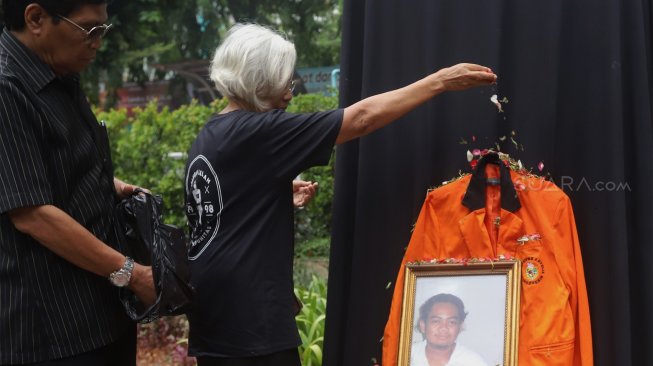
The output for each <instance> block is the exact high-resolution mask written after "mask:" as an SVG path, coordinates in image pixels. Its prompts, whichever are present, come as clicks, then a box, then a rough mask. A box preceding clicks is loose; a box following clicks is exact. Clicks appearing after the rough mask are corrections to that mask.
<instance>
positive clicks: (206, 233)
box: [186, 155, 222, 260]
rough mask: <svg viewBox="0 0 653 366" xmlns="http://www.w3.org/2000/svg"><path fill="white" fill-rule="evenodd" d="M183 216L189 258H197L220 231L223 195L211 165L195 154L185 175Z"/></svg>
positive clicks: (201, 156) (204, 158) (202, 156)
mask: <svg viewBox="0 0 653 366" xmlns="http://www.w3.org/2000/svg"><path fill="white" fill-rule="evenodd" d="M186 197H187V200H186V201H187V202H186V217H187V218H188V224H189V226H190V248H189V249H188V259H190V260H194V259H197V258H198V257H199V256H200V255H201V254H202V253H203V252H204V250H206V248H208V246H209V245H210V244H211V242H212V241H213V239H215V236H216V235H217V233H218V229H219V228H220V214H221V213H222V192H221V190H220V181H219V180H218V175H217V174H216V173H215V170H214V169H213V167H212V166H211V163H209V161H208V160H207V159H206V157H204V155H198V156H197V157H196V158H195V159H193V161H192V162H191V163H190V165H189V166H188V173H187V175H186Z"/></svg>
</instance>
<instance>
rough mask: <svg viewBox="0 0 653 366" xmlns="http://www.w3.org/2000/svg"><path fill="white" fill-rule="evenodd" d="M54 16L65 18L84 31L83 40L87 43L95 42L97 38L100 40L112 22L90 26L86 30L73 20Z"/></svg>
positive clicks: (58, 15)
mask: <svg viewBox="0 0 653 366" xmlns="http://www.w3.org/2000/svg"><path fill="white" fill-rule="evenodd" d="M56 16H57V17H58V18H61V19H63V20H65V21H66V22H68V23H69V24H72V25H74V26H75V27H77V29H79V30H80V31H82V32H84V34H85V38H84V42H87V43H93V42H95V41H97V40H100V39H102V38H104V36H105V35H106V34H107V32H108V31H109V29H111V27H113V24H109V25H107V24H102V25H97V26H95V27H93V28H91V29H90V30H86V28H84V27H82V26H81V25H79V24H77V23H75V22H73V21H72V20H70V19H68V18H66V17H65V16H63V15H60V14H56Z"/></svg>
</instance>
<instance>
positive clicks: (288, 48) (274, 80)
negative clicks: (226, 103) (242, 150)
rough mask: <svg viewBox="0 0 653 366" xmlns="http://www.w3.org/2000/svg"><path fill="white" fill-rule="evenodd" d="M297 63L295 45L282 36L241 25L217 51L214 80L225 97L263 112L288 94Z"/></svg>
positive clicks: (212, 76) (269, 30)
mask: <svg viewBox="0 0 653 366" xmlns="http://www.w3.org/2000/svg"><path fill="white" fill-rule="evenodd" d="M296 59H297V52H296V51H295V45H293V44H292V43H291V42H290V41H288V40H287V39H286V38H285V37H283V36H282V35H281V34H279V33H277V32H275V31H273V30H271V29H268V28H265V27H263V26H260V25H257V24H242V23H238V24H236V25H234V26H233V27H231V29H229V32H228V33H227V37H226V38H225V40H224V41H223V42H222V44H221V45H220V46H219V47H218V48H217V49H216V51H215V56H214V57H213V61H212V62H211V68H210V72H211V80H213V82H214V83H215V87H216V89H217V90H218V91H219V92H220V94H222V95H223V96H225V97H227V98H229V99H233V100H235V101H237V102H239V103H241V104H244V107H246V108H248V109H251V110H253V111H257V112H262V111H266V110H269V109H270V108H271V103H270V102H271V101H272V99H274V98H279V97H281V96H282V95H283V94H284V93H286V92H287V90H288V89H287V88H288V83H289V82H290V80H291V79H292V76H293V72H294V69H295V61H296Z"/></svg>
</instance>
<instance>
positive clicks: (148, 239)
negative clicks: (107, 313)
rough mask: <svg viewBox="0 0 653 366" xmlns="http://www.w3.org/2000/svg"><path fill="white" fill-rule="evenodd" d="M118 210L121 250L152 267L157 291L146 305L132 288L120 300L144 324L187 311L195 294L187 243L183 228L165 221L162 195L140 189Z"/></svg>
mask: <svg viewBox="0 0 653 366" xmlns="http://www.w3.org/2000/svg"><path fill="white" fill-rule="evenodd" d="M138 193H140V194H138ZM116 211H117V217H118V219H119V220H120V222H121V225H122V228H123V229H124V236H125V242H124V243H125V244H123V245H122V247H121V251H122V253H123V254H125V255H128V256H131V257H132V258H134V260H135V261H136V262H137V263H140V264H143V265H147V266H152V276H153V277H154V286H155V288H156V293H157V298H156V301H155V303H154V304H152V305H151V306H149V307H146V306H145V305H143V303H142V302H141V301H140V300H139V299H138V297H136V295H134V294H133V293H132V292H131V291H129V290H128V289H121V290H120V300H121V301H122V303H123V305H124V306H125V309H126V310H127V314H128V315H129V317H130V318H131V319H132V320H135V321H138V322H141V323H147V322H151V321H153V320H155V319H157V318H159V317H161V316H168V315H179V314H183V313H184V312H185V309H186V307H187V306H188V304H189V303H190V301H191V298H192V294H193V290H192V288H191V287H190V285H189V284H188V277H189V272H188V262H187V257H188V256H187V249H186V243H185V239H184V233H183V231H182V230H181V229H178V228H176V227H174V226H171V225H166V224H164V223H163V222H162V215H161V212H162V211H163V200H162V198H161V196H158V195H151V194H149V193H145V192H143V191H142V190H138V192H137V194H134V195H132V196H130V197H129V198H127V199H124V200H122V201H121V202H120V203H119V204H118V206H117V209H116Z"/></svg>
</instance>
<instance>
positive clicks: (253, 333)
mask: <svg viewBox="0 0 653 366" xmlns="http://www.w3.org/2000/svg"><path fill="white" fill-rule="evenodd" d="M342 116H343V111H342V110H335V111H330V112H320V113H313V114H291V113H286V112H284V111H281V110H273V111H270V112H265V113H254V112H247V111H233V112H230V113H226V114H223V115H217V116H214V117H213V118H211V119H210V120H209V122H208V123H207V124H206V126H205V127H204V128H203V129H202V131H201V132H200V134H199V136H198V137H197V139H196V140H195V142H194V143H193V146H192V147H191V149H190V152H189V157H188V164H187V166H186V177H185V190H186V215H187V217H188V222H189V225H190V229H191V247H190V250H189V259H190V269H191V283H192V284H193V286H195V288H196V290H197V293H196V296H195V297H194V299H193V306H192V309H191V311H190V312H189V314H188V316H189V321H190V349H189V352H190V354H191V355H194V356H214V357H221V356H223V357H243V356H245V357H246V356H257V355H266V354H270V353H273V352H277V351H281V350H286V349H289V348H294V347H297V346H298V345H299V344H301V340H300V338H299V335H298V332H297V327H296V324H295V318H294V313H293V301H294V295H293V280H292V271H293V269H292V262H293V246H294V227H293V212H294V211H293V202H292V179H293V178H294V177H296V176H297V175H298V174H299V173H301V172H302V171H304V170H306V169H307V168H310V167H312V166H316V165H324V164H327V163H328V161H329V158H330V156H331V152H332V149H333V145H334V143H335V140H336V137H337V135H338V132H339V130H340V125H341V123H342Z"/></svg>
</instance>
